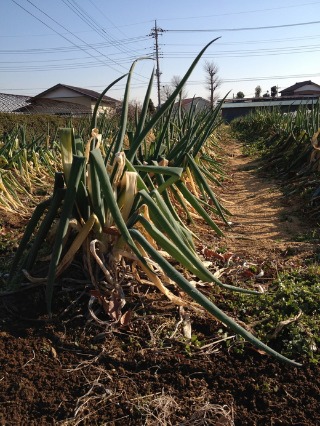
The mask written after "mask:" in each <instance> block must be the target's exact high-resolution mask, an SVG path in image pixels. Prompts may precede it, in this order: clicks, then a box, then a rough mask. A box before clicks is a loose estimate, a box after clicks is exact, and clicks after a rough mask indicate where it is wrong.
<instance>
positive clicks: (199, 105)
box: [175, 96, 210, 111]
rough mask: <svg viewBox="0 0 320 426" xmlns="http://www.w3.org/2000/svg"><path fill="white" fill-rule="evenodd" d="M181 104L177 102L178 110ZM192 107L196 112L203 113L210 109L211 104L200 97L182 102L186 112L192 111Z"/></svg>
mask: <svg viewBox="0 0 320 426" xmlns="http://www.w3.org/2000/svg"><path fill="white" fill-rule="evenodd" d="M179 104H180V103H179V102H176V104H175V107H176V108H178V106H179ZM192 106H193V107H194V108H195V109H196V111H201V110H203V109H208V108H210V102H209V101H207V100H206V99H204V98H201V97H200V96H198V97H194V98H188V99H182V100H181V108H182V109H184V110H185V111H190V108H191V107H192Z"/></svg>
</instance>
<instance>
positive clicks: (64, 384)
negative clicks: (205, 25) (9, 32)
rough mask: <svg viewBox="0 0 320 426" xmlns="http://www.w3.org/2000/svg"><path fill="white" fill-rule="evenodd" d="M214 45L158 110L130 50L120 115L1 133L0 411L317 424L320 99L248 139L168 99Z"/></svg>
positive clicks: (215, 116)
mask: <svg viewBox="0 0 320 426" xmlns="http://www.w3.org/2000/svg"><path fill="white" fill-rule="evenodd" d="M208 46H209V45H208ZM208 46H206V47H205V48H204V49H203V51H202V52H200V54H199V56H198V57H197V58H196V59H195V61H194V62H193V64H192V65H191V67H190V69H189V70H188V72H187V73H186V75H185V76H184V78H183V79H182V80H181V83H180V85H179V86H178V87H177V88H176V90H175V91H174V92H173V94H172V95H171V96H170V98H169V99H168V100H167V101H166V102H165V103H164V104H163V105H162V107H160V108H159V109H158V110H157V111H156V112H155V113H154V114H151V113H150V111H149V109H148V105H149V99H150V93H151V88H152V86H153V73H152V76H151V78H150V83H149V86H148V88H147V90H146V96H145V100H144V103H143V105H142V108H141V110H140V111H138V110H137V112H136V116H135V118H134V119H133V120H129V118H128V103H129V95H130V81H131V76H132V73H133V72H134V64H133V66H132V67H131V69H130V71H129V73H128V75H125V76H123V77H122V78H126V79H127V86H126V91H125V95H124V102H123V109H122V112H121V116H120V118H119V120H112V121H109V120H108V119H107V117H105V116H103V117H101V116H100V117H98V116H97V111H98V104H99V101H98V103H97V106H96V109H95V111H94V113H93V117H92V120H91V123H90V126H89V129H91V130H90V132H88V131H86V130H85V129H87V128H88V126H87V124H88V123H87V124H86V126H82V127H81V128H79V127H78V128H77V129H76V130H75V129H74V127H73V123H72V122H70V125H69V126H66V127H63V128H60V129H57V132H56V133H55V135H54V137H53V138H49V137H48V136H43V135H42V136H39V137H34V138H33V139H32V140H28V138H26V137H25V134H26V133H25V129H23V127H20V128H18V130H16V129H13V130H12V131H11V132H9V133H7V134H6V135H4V137H3V140H2V142H1V146H0V161H1V163H0V167H1V168H0V179H1V180H0V213H1V217H2V218H3V220H2V221H1V224H0V231H1V233H0V235H1V241H0V250H1V252H0V253H1V255H0V256H1V257H0V262H1V268H2V271H1V276H0V279H1V289H2V293H1V304H2V310H1V312H2V314H1V321H2V322H1V324H2V325H1V347H0V351H1V352H3V359H4V360H5V363H4V365H3V366H2V370H3V371H1V377H0V380H1V381H2V383H3V385H4V387H3V389H4V394H3V395H2V396H1V397H2V399H3V407H4V410H3V411H1V410H0V413H2V414H0V416H2V418H1V417H0V419H1V422H2V423H4V424H10V421H12V422H13V423H12V424H22V423H23V422H24V421H26V419H27V422H28V424H61V425H77V424H117V425H118V424H119V425H121V424H146V425H158V424H162V425H170V424H181V425H195V424H199V425H200V424H230V425H233V424H239V425H243V424H248V425H249V424H252V425H254V424H287V425H289V424H293V423H292V422H293V421H295V422H296V423H297V424H307V425H308V424H310V425H311V424H315V423H314V421H315V419H316V417H317V416H319V414H318V413H319V394H320V393H319V380H318V377H319V374H318V372H319V367H318V360H319V350H318V346H319V344H320V342H319V337H318V336H319V297H318V296H319V283H318V276H319V267H318V256H319V252H318V248H317V244H318V230H317V227H316V223H317V220H316V215H317V211H318V210H317V209H318V207H317V183H318V180H317V176H318V166H317V164H318V157H317V155H316V152H317V148H318V136H319V133H318V128H319V111H318V110H317V108H315V109H314V110H312V111H311V112H310V111H301V112H300V111H299V112H298V113H297V115H296V116H294V117H292V116H284V115H281V116H280V115H279V113H277V112H276V111H274V112H272V113H268V112H265V113H261V114H258V116H257V117H254V116H250V117H248V118H247V121H245V120H242V121H241V120H239V122H237V123H234V126H233V128H232V131H233V132H236V134H237V137H239V138H245V140H246V142H245V143H244V148H243V149H244V152H245V153H246V154H245V155H244V154H243V153H242V152H241V150H240V147H241V144H240V142H239V141H237V140H235V139H233V136H231V130H230V129H229V128H226V127H225V126H224V125H223V124H222V122H221V119H220V109H219V106H217V107H216V108H214V109H213V110H211V109H210V110H203V111H200V112H198V111H197V109H196V108H195V106H194V108H191V109H190V111H184V110H183V109H182V108H181V106H179V104H177V103H176V100H177V99H178V95H179V92H180V91H181V89H182V87H183V85H184V84H185V82H186V81H187V79H188V77H189V76H190V74H191V72H192V70H193V68H194V67H195V66H196V65H197V62H198V61H199V59H200V57H201V55H202V54H203V52H204V51H205V49H206V48H207V47H208ZM119 80H120V79H119ZM119 80H117V81H119ZM117 81H115V82H113V83H112V84H111V85H110V86H109V87H108V88H107V89H106V90H105V91H104V92H103V94H102V95H104V94H105V93H107V91H108V89H109V88H110V87H112V86H113V85H114V84H116V83H117ZM259 120H260V123H259ZM79 129H80V130H79ZM249 152H251V153H252V152H254V157H252V156H250V155H248V153H249ZM258 152H260V153H262V154H263V159H259V158H258V157H257V153H258ZM284 160H285V161H284ZM270 169H272V171H273V172H274V174H275V175H276V177H277V179H278V181H277V180H275V179H274V176H271V175H270ZM280 178H281V179H282V180H281V184H280V183H279V179H280ZM310 179H312V181H313V182H314V184H315V186H314V187H312V191H313V192H312V191H311V190H310V191H309V192H308V193H307V194H306V193H301V192H302V191H301V188H302V187H303V185H304V188H305V187H307V188H311V186H310V185H309V182H310V181H309V180H310ZM282 184H283V188H282V190H280V188H281V185H282ZM283 191H284V192H285V195H284V192H283ZM308 195H310V197H309V199H308V197H307V196H308ZM286 203H287V204H286ZM290 203H291V204H290ZM303 203H305V205H303ZM301 206H302V207H303V208H301ZM306 212H309V213H308V214H310V220H308V221H306V220H302V219H301V214H306ZM17 371H18V372H19V373H18V375H17V374H16V372H17ZM314 377H316V379H314ZM305 398H307V401H308V403H305ZM26 402H27V403H26ZM316 420H317V421H320V419H316Z"/></svg>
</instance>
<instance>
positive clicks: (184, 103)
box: [181, 96, 209, 106]
mask: <svg viewBox="0 0 320 426" xmlns="http://www.w3.org/2000/svg"><path fill="white" fill-rule="evenodd" d="M201 100H202V101H205V102H208V104H209V101H207V100H206V99H204V98H202V97H201V96H198V97H195V98H188V99H182V101H181V105H182V106H185V105H189V104H191V103H192V102H193V103H194V104H196V103H197V102H198V101H201Z"/></svg>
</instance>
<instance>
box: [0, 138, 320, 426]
mask: <svg viewBox="0 0 320 426" xmlns="http://www.w3.org/2000/svg"><path fill="white" fill-rule="evenodd" d="M228 152H229V153H230V152H231V153H232V154H229V157H228V164H227V168H228V179H227V180H226V181H225V183H224V186H223V188H222V189H221V190H220V194H219V195H220V198H221V199H222V203H223V204H224V206H225V207H227V208H228V209H229V210H230V211H231V213H232V214H233V216H232V218H231V221H232V225H231V226H230V228H228V227H226V228H225V229H224V231H225V236H224V237H222V238H219V239H218V238H217V237H214V236H212V234H209V232H207V230H206V228H205V227H203V230H202V233H201V244H202V245H203V246H208V247H209V246H210V247H215V248H218V247H220V248H221V247H225V248H226V250H227V251H228V252H232V253H235V254H237V255H238V256H239V257H241V258H242V259H244V260H246V261H249V262H256V263H257V264H261V263H263V262H265V261H266V260H268V262H274V264H276V265H278V266H279V267H280V264H281V265H282V266H281V267H283V268H285V267H292V266H295V267H296V266H299V265H303V262H304V261H305V259H307V258H308V257H311V256H312V255H313V254H314V252H315V251H316V246H315V244H313V243H310V242H301V241H300V238H297V237H298V236H300V235H303V234H304V233H306V232H308V231H309V230H310V224H308V223H305V222H304V221H303V220H302V218H301V217H300V216H299V214H298V211H299V208H298V207H300V206H297V205H296V204H295V203H294V202H293V201H290V200H288V199H286V198H285V197H283V195H282V193H281V191H280V189H279V188H278V186H277V183H276V182H275V181H272V180H270V179H269V178H265V177H261V176H258V175H257V173H256V166H257V162H256V161H253V160H252V159H250V158H249V157H245V156H244V155H242V153H241V146H240V144H238V143H237V142H236V141H230V146H229V148H228ZM15 221H16V219H15V218H12V222H11V224H14V223H15ZM5 222H6V226H8V227H10V217H6V218H5ZM77 273H78V277H79V279H83V276H82V275H81V267H79V270H78V272H77ZM57 292H58V294H57V296H58V297H57V298H56V299H55V300H56V302H55V303H56V305H55V306H54V312H56V316H55V317H54V319H53V320H52V321H47V320H46V315H45V304H44V303H43V294H42V290H40V291H38V290H37V289H34V290H32V291H28V292H23V293H17V294H15V295H12V296H9V297H6V298H2V299H1V300H0V304H1V306H0V308H1V311H0V424H1V425H8V426H9V425H37V426H38V425H64V426H67V425H115V426H121V425H181V426H183V425H188V426H193V425H210V424H211V425H220V426H222V425H239V426H242V425H250V426H254V425H256V426H258V425H259V426H260V425H299V426H303V425H308V426H311V425H312V426H315V425H320V366H318V365H317V364H312V363H310V364H309V363H305V364H304V365H303V366H302V367H301V368H296V367H292V366H289V365H286V364H281V363H279V362H278V361H276V360H275V359H273V358H271V357H269V356H265V355H263V354H260V353H259V352H257V351H256V350H253V348H252V347H251V346H250V345H246V346H245V348H244V350H243V351H241V352H237V351H235V350H233V349H234V348H233V346H232V344H231V345H230V346H228V345H227V344H226V342H221V343H216V342H217V340H219V337H221V328H223V327H222V326H221V324H219V323H218V322H217V321H216V320H214V319H213V318H212V317H209V316H208V315H206V314H205V313H202V312H201V313H194V312H192V311H190V318H191V322H192V332H193V333H194V334H195V335H196V336H197V338H198V339H199V340H200V339H201V340H202V341H204V342H206V344H205V345H203V346H202V347H197V340H195V341H194V342H193V345H192V348H191V347H190V345H189V344H188V343H187V342H186V341H185V340H184V339H183V336H182V332H181V327H180V328H179V327H178V322H179V319H180V317H179V311H178V309H177V308H176V307H174V306H172V304H171V303H169V302H168V301H167V300H165V298H164V297H163V296H162V295H160V294H159V293H158V292H156V291H154V290H153V289H150V288H149V287H147V286H145V287H141V286H140V287H139V288H138V287H137V286H133V287H132V298H131V299H130V301H129V303H131V305H132V306H133V311H134V312H135V316H134V318H133V320H132V323H131V326H130V328H123V329H119V330H112V329H111V328H110V327H109V328H108V327H106V326H102V325H97V323H96V322H94V321H92V318H91V317H90V316H87V315H86V307H87V303H88V295H87V294H85V293H84V292H83V291H82V287H81V289H80V290H79V286H78V287H77V285H76V284H74V286H71V288H70V287H68V291H66V289H63V288H61V289H59V290H57ZM221 340H223V339H221Z"/></svg>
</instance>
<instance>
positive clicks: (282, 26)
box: [164, 21, 320, 33]
mask: <svg viewBox="0 0 320 426" xmlns="http://www.w3.org/2000/svg"><path fill="white" fill-rule="evenodd" d="M315 24H320V21H309V22H298V23H295V24H282V25H266V26H261V27H242V28H215V29H206V30H205V29H187V30H181V29H180V30H164V31H166V32H175V33H183V32H189V33H199V32H202V33H203V32H207V33H208V32H215V33H216V32H228V31H231V32H233V31H256V30H269V29H274V28H287V27H298V26H304V25H315Z"/></svg>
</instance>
